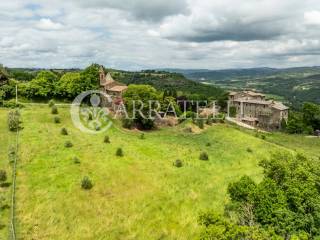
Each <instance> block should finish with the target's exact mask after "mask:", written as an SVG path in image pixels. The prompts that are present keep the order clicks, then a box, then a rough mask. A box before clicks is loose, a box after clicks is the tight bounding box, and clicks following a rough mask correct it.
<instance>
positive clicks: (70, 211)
mask: <svg viewBox="0 0 320 240" xmlns="http://www.w3.org/2000/svg"><path fill="white" fill-rule="evenodd" d="M0 111H1V112H0V118H1V121H0V122H1V123H5V122H6V121H5V119H6V113H7V110H3V109H2V110H0ZM59 116H60V117H61V123H60V124H55V123H53V115H51V114H50V109H49V108H48V107H46V106H43V107H38V106H33V107H26V108H24V109H23V110H22V120H23V127H24V129H23V130H22V131H21V133H20V138H19V143H20V145H19V147H20V149H19V162H18V171H17V181H18V182H17V208H16V213H17V218H16V219H17V226H18V229H17V230H18V236H19V237H20V238H21V239H80V238H82V239H83V238H86V239H101V238H103V237H104V236H109V237H110V238H111V239H117V238H118V239H119V238H120V239H193V238H196V237H197V236H198V234H199V231H200V227H199V225H198V224H197V218H198V215H199V213H200V212H201V211H205V210H209V209H214V210H216V211H217V212H222V211H223V206H224V204H225V203H226V202H228V198H227V196H226V188H227V185H228V183H230V182H232V181H234V180H236V179H238V178H239V177H240V176H242V175H244V174H246V175H249V176H252V177H253V178H254V179H255V180H259V179H260V177H261V169H260V168H259V167H258V162H259V161H260V160H262V159H264V158H267V157H268V156H269V155H270V153H271V152H274V151H278V150H281V151H284V150H285V151H291V150H289V149H290V148H291V149H295V148H296V146H295V145H294V147H292V141H287V143H286V144H282V145H283V146H280V145H278V143H277V139H281V138H280V137H282V138H283V139H284V138H285V136H286V135H281V136H278V135H272V136H271V135H270V136H267V139H266V140H263V139H261V138H260V137H259V136H255V135H254V134H253V133H250V132H249V133H247V132H246V131H240V130H238V129H237V128H235V127H233V126H228V125H224V124H217V125H213V126H211V127H209V126H207V127H206V129H205V130H204V131H203V132H202V133H201V132H199V133H198V134H194V133H187V132H185V131H184V125H180V126H178V127H174V128H165V129H161V130H158V131H152V132H148V133H146V134H145V139H140V138H139V136H140V133H139V132H135V131H125V130H122V129H121V128H118V127H113V128H111V129H110V130H109V131H108V132H107V133H106V134H108V136H109V137H110V141H111V143H109V144H106V143H104V142H103V138H104V135H88V134H85V133H82V132H80V131H79V130H78V129H75V128H74V127H73V125H72V123H71V121H70V116H69V108H62V107H59ZM115 126H117V124H116V125H115ZM62 127H66V128H67V130H68V132H69V135H67V136H63V135H61V134H60V130H61V128H62ZM7 136H8V130H7V127H6V125H5V124H1V125H0V139H2V143H3V144H2V148H1V152H2V153H3V154H1V162H0V164H1V165H0V166H1V167H2V168H5V169H6V170H7V171H10V166H9V165H8V160H7V157H6V156H7V155H6V154H5V152H6V151H7V147H8V145H10V143H9V140H7V139H8V138H7ZM283 139H282V140H281V142H283ZM67 140H70V141H71V142H72V143H73V145H74V146H73V147H72V148H65V147H64V144H65V142H66V141H67ZM12 142H13V140H12ZM208 143H210V146H208ZM306 144H308V142H306ZM313 144H314V145H312V148H314V147H316V148H317V149H319V146H320V141H319V140H316V141H313ZM155 146H157V147H156V148H155ZM118 147H122V149H123V151H124V156H123V157H117V156H116V155H115V152H116V149H117V148H118ZM248 148H250V151H248ZM300 148H303V145H302V146H300ZM300 150H301V149H300ZM302 150H303V149H302ZM307 150H308V149H307ZM202 151H206V152H207V153H208V155H209V161H201V160H199V154H200V152H202ZM316 153H317V152H316ZM74 157H78V158H79V160H80V163H75V162H74V160H73V158H74ZM176 159H181V160H182V162H183V167H181V168H176V167H174V166H173V162H174V161H175V160H176ZM84 176H89V177H90V179H92V181H93V184H94V187H93V188H92V189H91V190H90V191H85V190H83V189H81V186H80V183H81V179H82V178H83V177H84ZM0 189H1V193H2V192H4V193H5V194H6V195H5V196H6V201H7V202H8V203H9V199H8V198H9V193H10V188H0ZM8 217H9V209H5V210H4V214H2V215H1V218H0V221H1V224H3V227H2V229H1V230H0V238H1V239H4V238H5V237H6V235H7V234H8Z"/></svg>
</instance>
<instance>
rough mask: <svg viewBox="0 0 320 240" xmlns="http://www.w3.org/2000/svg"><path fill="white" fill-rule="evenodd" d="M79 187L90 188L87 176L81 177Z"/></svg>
mask: <svg viewBox="0 0 320 240" xmlns="http://www.w3.org/2000/svg"><path fill="white" fill-rule="evenodd" d="M81 187H82V188H83V189H85V190H90V189H91V188H92V187H93V184H92V182H91V180H90V178H89V177H87V176H85V177H83V179H82V181H81Z"/></svg>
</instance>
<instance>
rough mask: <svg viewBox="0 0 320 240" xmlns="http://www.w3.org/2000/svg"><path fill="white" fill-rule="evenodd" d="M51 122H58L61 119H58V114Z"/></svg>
mask: <svg viewBox="0 0 320 240" xmlns="http://www.w3.org/2000/svg"><path fill="white" fill-rule="evenodd" d="M53 122H54V123H60V122H61V121H60V118H59V117H58V116H56V117H54V118H53Z"/></svg>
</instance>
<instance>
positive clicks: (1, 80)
mask: <svg viewBox="0 0 320 240" xmlns="http://www.w3.org/2000/svg"><path fill="white" fill-rule="evenodd" d="M8 76H9V74H8V72H7V70H6V69H5V68H4V67H3V66H2V64H0V86H1V85H4V84H6V83H7V82H8V80H9V77H8Z"/></svg>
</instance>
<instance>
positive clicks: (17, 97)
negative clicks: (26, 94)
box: [16, 84, 18, 104]
mask: <svg viewBox="0 0 320 240" xmlns="http://www.w3.org/2000/svg"><path fill="white" fill-rule="evenodd" d="M16 104H18V84H16Z"/></svg>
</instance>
